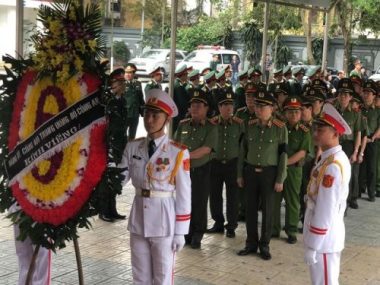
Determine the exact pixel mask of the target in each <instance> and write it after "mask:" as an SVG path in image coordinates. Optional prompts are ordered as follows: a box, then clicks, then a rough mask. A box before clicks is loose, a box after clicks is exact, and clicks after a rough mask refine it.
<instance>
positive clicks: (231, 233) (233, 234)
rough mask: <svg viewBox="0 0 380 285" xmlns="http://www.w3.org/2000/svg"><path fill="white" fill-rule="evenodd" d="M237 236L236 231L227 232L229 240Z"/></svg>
mask: <svg viewBox="0 0 380 285" xmlns="http://www.w3.org/2000/svg"><path fill="white" fill-rule="evenodd" d="M235 236H236V234H235V230H227V232H226V237H228V238H234V237H235Z"/></svg>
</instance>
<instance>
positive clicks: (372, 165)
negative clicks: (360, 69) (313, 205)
mask: <svg viewBox="0 0 380 285" xmlns="http://www.w3.org/2000/svg"><path fill="white" fill-rule="evenodd" d="M376 93H377V90H376V83H375V82H373V81H372V80H369V81H367V82H366V83H365V84H364V88H363V100H364V105H363V108H362V115H363V116H364V118H365V119H366V121H367V125H368V132H369V134H368V138H367V146H366V148H365V151H364V153H360V154H359V155H361V156H364V157H363V162H362V163H361V165H360V172H359V187H360V192H361V193H365V190H366V189H367V191H368V200H369V201H370V202H374V201H375V199H376V198H375V196H376V169H377V165H376V164H377V161H376V160H377V145H376V142H375V141H376V139H379V138H380V109H378V108H376V106H375V96H376Z"/></svg>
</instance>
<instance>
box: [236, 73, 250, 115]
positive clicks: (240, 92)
mask: <svg viewBox="0 0 380 285" xmlns="http://www.w3.org/2000/svg"><path fill="white" fill-rule="evenodd" d="M238 78H239V83H238V84H237V85H236V88H235V109H236V110H237V109H240V108H242V107H244V106H245V86H246V85H247V82H248V71H247V70H243V71H240V72H239V74H238Z"/></svg>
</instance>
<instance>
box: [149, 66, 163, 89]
mask: <svg viewBox="0 0 380 285" xmlns="http://www.w3.org/2000/svg"><path fill="white" fill-rule="evenodd" d="M149 75H150V77H151V78H152V79H151V80H150V81H149V82H148V83H147V84H146V85H145V88H144V92H145V94H146V92H147V91H149V90H151V89H160V90H162V86H161V82H162V80H163V77H164V72H163V71H162V68H161V67H157V68H154V69H153V70H152V71H151V72H150V73H149Z"/></svg>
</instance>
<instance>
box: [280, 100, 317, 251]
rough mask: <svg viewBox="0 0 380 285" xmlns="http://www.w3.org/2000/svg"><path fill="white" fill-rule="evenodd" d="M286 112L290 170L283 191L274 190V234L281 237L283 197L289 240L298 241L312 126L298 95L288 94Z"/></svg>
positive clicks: (291, 242) (291, 241) (290, 241)
mask: <svg viewBox="0 0 380 285" xmlns="http://www.w3.org/2000/svg"><path fill="white" fill-rule="evenodd" d="M284 112H285V117H286V120H287V124H286V127H287V129H288V170H287V176H286V179H285V182H284V191H283V192H278V193H275V205H274V215H273V216H274V219H273V232H272V237H280V231H281V201H282V198H284V199H285V232H286V234H287V235H288V239H287V242H288V243H290V244H294V243H296V242H297V236H296V233H297V231H298V221H299V212H300V202H299V200H300V199H299V195H300V190H301V183H302V165H303V161H304V159H305V157H306V154H307V152H308V151H309V150H310V144H311V134H310V130H309V128H307V127H306V126H305V125H303V124H302V123H301V100H300V99H299V98H298V97H289V98H287V99H286V100H285V102H284Z"/></svg>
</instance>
